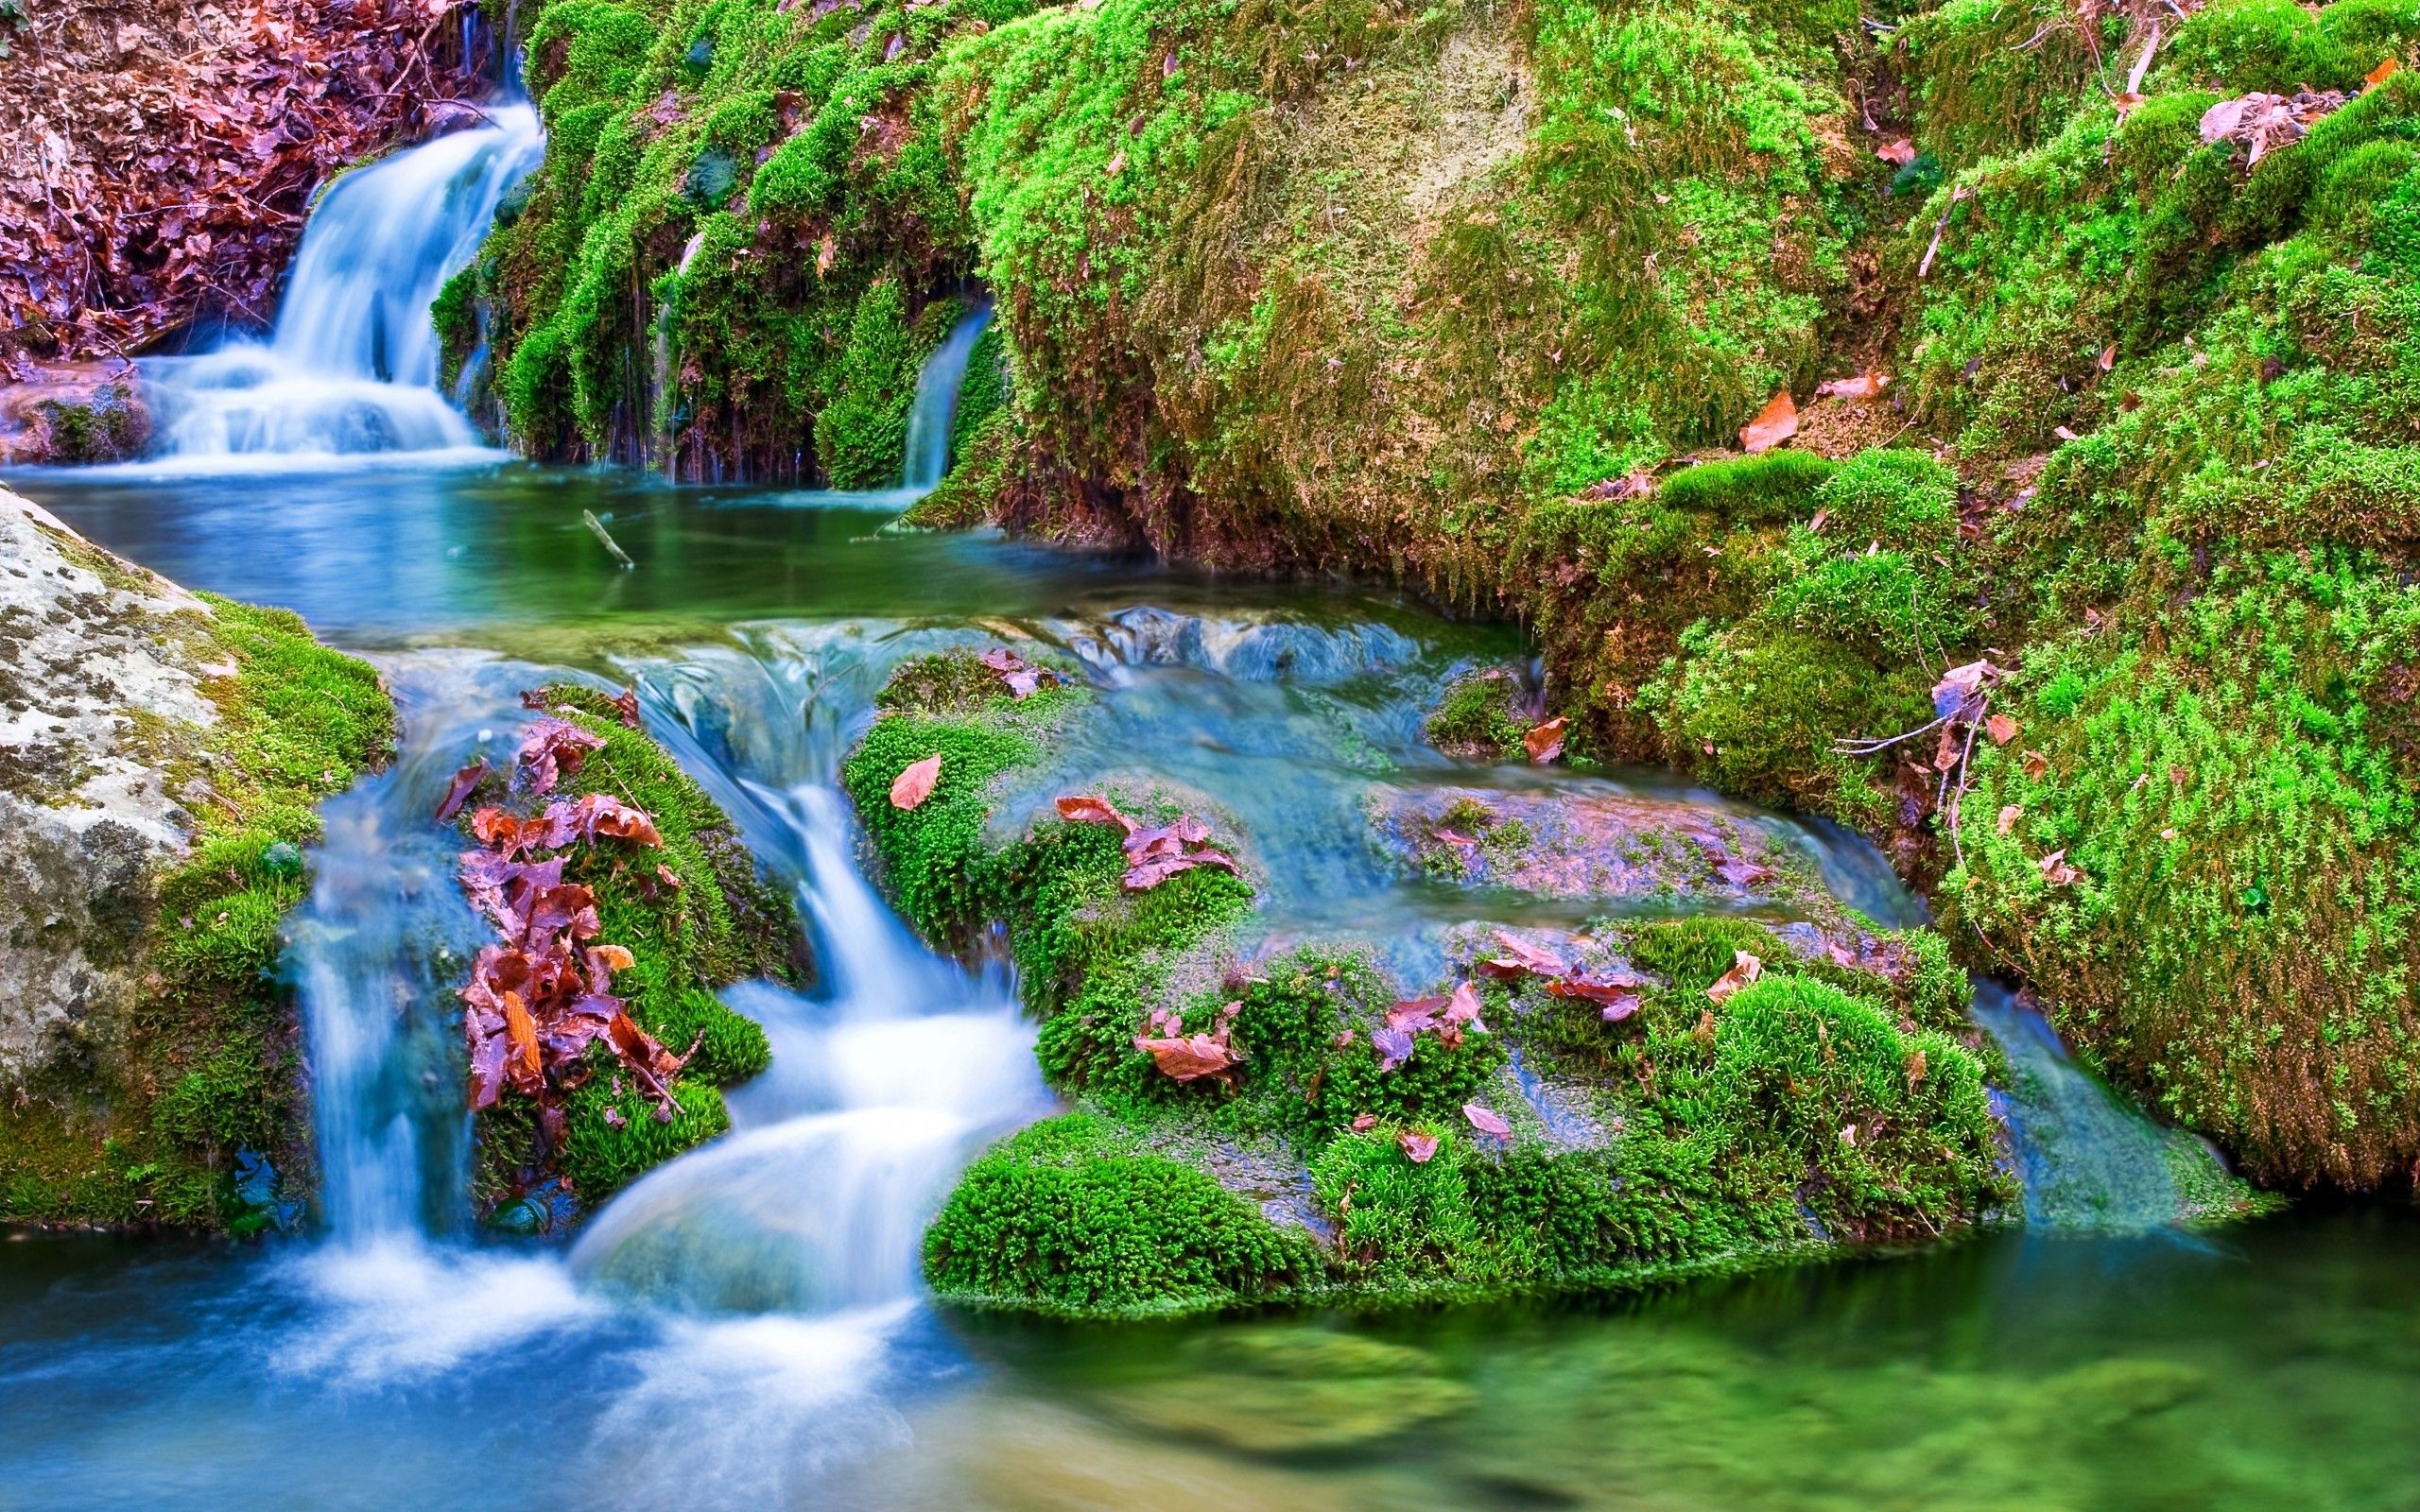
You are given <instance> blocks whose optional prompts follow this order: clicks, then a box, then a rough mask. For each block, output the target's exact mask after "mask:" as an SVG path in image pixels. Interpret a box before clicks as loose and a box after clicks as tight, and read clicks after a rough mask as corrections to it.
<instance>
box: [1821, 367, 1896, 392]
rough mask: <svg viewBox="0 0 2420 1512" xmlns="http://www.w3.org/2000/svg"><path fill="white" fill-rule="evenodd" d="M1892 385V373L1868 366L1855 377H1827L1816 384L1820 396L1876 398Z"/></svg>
mask: <svg viewBox="0 0 2420 1512" xmlns="http://www.w3.org/2000/svg"><path fill="white" fill-rule="evenodd" d="M1888 387H1891V375H1890V374H1889V373H1887V372H1876V371H1875V370H1874V369H1871V368H1868V369H1865V370H1864V371H1863V372H1861V373H1858V375H1857V376H1856V377H1854V378H1827V379H1825V380H1824V382H1822V383H1820V384H1817V385H1816V386H1815V393H1816V396H1817V397H1818V398H1823V397H1825V396H1829V397H1831V398H1833V399H1874V398H1877V397H1879V396H1880V394H1881V393H1882V390H1884V389H1885V388H1888Z"/></svg>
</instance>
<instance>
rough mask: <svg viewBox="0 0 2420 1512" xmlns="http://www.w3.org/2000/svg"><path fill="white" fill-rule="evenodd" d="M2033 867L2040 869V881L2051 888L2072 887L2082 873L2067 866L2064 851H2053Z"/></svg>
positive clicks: (2079, 879) (2081, 876)
mask: <svg viewBox="0 0 2420 1512" xmlns="http://www.w3.org/2000/svg"><path fill="white" fill-rule="evenodd" d="M2034 865H2035V866H2036V867H2037V868H2040V869H2041V872H2042V880H2043V881H2044V882H2047V883H2048V884H2049V885H2051V886H2053V887H2066V886H2072V885H2074V884H2076V883H2077V882H2079V881H2081V880H2082V879H2083V872H2081V871H2079V870H2077V869H2076V868H2074V867H2072V866H2070V865H2068V864H2067V852H2066V851H2065V850H2058V851H2051V852H2050V853H2049V854H2048V855H2047V856H2044V857H2043V858H2042V859H2041V860H2040V861H2037V862H2035V863H2034Z"/></svg>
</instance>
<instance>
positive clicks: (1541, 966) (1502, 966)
mask: <svg viewBox="0 0 2420 1512" xmlns="http://www.w3.org/2000/svg"><path fill="white" fill-rule="evenodd" d="M1495 942H1496V943H1497V944H1498V945H1501V946H1502V947H1504V954H1501V955H1496V956H1491V957H1489V958H1488V959H1486V960H1483V961H1481V962H1479V963H1478V967H1479V970H1480V971H1485V972H1487V973H1488V974H1489V975H1491V976H1497V977H1504V978H1508V979H1509V978H1513V977H1519V976H1545V977H1556V976H1561V975H1562V974H1563V973H1564V970H1565V968H1564V962H1563V958H1562V957H1561V956H1558V955H1552V954H1547V952H1545V951H1543V950H1540V949H1539V948H1538V947H1537V946H1535V945H1532V944H1530V942H1529V941H1528V940H1525V939H1523V938H1521V937H1520V936H1517V935H1510V934H1507V933H1505V932H1504V931H1503V930H1500V929H1499V930H1497V931H1496V932H1495Z"/></svg>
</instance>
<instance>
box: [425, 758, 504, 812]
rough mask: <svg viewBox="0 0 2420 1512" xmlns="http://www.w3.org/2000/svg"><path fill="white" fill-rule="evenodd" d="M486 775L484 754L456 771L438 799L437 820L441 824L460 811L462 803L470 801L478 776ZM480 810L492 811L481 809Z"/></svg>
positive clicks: (486, 765) (486, 764)
mask: <svg viewBox="0 0 2420 1512" xmlns="http://www.w3.org/2000/svg"><path fill="white" fill-rule="evenodd" d="M487 775H488V759H487V758H486V757H484V756H482V757H480V758H479V759H478V760H476V761H475V762H473V763H471V765H468V766H465V767H463V768H462V769H461V770H460V771H458V772H456V773H455V774H454V780H453V781H452V782H448V783H446V784H445V796H444V797H443V798H442V799H439V800H438V804H437V822H438V823H440V824H443V823H445V822H446V821H447V820H448V819H451V818H452V817H454V816H455V815H457V814H459V813H461V812H462V805H463V804H464V803H467V802H469V801H470V798H471V790H472V789H473V788H475V787H476V786H478V785H479V779H480V778H482V777H485V776H487ZM481 812H483V813H487V812H493V811H492V810H482V811H481Z"/></svg>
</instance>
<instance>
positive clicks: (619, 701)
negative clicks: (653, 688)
mask: <svg viewBox="0 0 2420 1512" xmlns="http://www.w3.org/2000/svg"><path fill="white" fill-rule="evenodd" d="M614 713H616V714H619V715H620V716H621V719H622V723H623V724H625V725H628V726H630V727H631V729H632V730H636V729H638V728H639V690H638V689H636V688H624V689H623V690H622V691H621V692H619V693H617V694H615V695H614Z"/></svg>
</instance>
